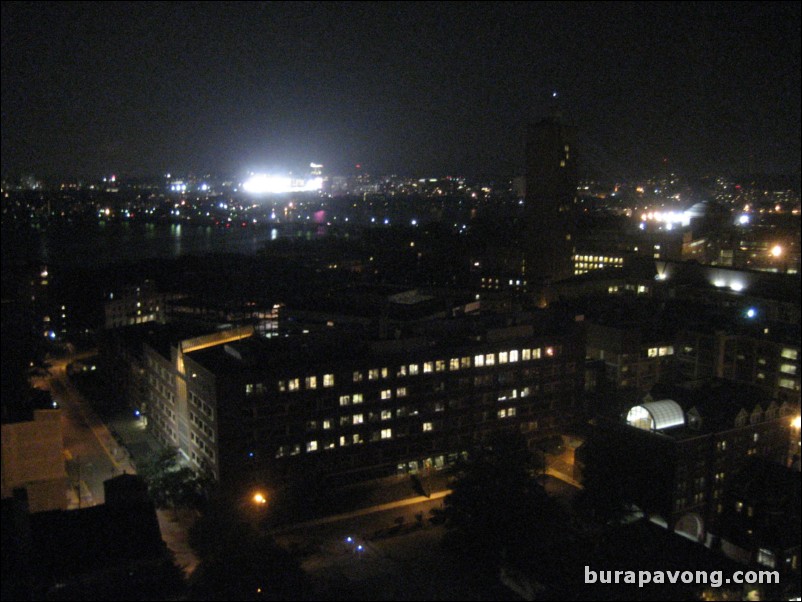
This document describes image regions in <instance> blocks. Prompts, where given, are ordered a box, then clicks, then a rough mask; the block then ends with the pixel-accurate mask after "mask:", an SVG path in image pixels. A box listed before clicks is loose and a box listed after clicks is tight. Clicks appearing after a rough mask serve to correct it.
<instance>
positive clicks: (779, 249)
mask: <svg viewBox="0 0 802 602" xmlns="http://www.w3.org/2000/svg"><path fill="white" fill-rule="evenodd" d="M782 254H783V248H782V247H781V246H780V245H774V246H773V247H772V248H771V256H772V257H779V256H780V255H782Z"/></svg>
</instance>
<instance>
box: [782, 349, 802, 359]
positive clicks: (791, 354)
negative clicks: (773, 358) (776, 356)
mask: <svg viewBox="0 0 802 602" xmlns="http://www.w3.org/2000/svg"><path fill="white" fill-rule="evenodd" d="M780 355H781V356H782V357H784V358H785V359H787V360H795V359H796V358H797V357H799V353H798V352H797V350H796V349H791V348H789V347H785V348H784V349H783V350H782V352H781V353H780Z"/></svg>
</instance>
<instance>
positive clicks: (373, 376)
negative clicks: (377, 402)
mask: <svg viewBox="0 0 802 602" xmlns="http://www.w3.org/2000/svg"><path fill="white" fill-rule="evenodd" d="M378 378H379V369H378V368H372V369H370V370H368V380H378Z"/></svg>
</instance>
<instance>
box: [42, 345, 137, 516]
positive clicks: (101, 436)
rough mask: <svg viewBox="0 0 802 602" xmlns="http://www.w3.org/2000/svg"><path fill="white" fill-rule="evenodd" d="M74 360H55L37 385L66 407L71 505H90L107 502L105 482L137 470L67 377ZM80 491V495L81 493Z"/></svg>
mask: <svg viewBox="0 0 802 602" xmlns="http://www.w3.org/2000/svg"><path fill="white" fill-rule="evenodd" d="M69 361H72V358H71V359H69V360H68V359H60V360H52V361H51V364H52V366H51V367H50V369H49V371H48V376H43V377H35V378H34V386H36V387H37V388H40V389H44V390H49V391H50V394H51V395H52V397H53V400H54V401H55V402H57V403H58V405H59V407H60V408H61V410H62V428H63V432H64V456H65V458H66V461H67V476H68V482H69V489H68V492H67V495H68V499H69V500H70V503H69V508H71V509H72V508H86V507H89V506H94V505H97V504H102V503H103V502H104V492H103V481H105V480H106V479H109V478H111V477H112V476H115V475H118V474H121V473H122V472H123V471H125V472H129V473H132V472H135V471H134V468H133V466H132V465H131V463H130V461H129V459H128V456H127V453H126V451H125V449H124V448H122V447H121V446H119V445H118V444H117V442H116V441H114V438H113V437H112V436H111V434H110V433H109V431H108V429H107V428H106V426H105V425H104V424H103V422H102V421H101V420H100V419H99V418H98V417H97V415H96V414H95V413H94V411H93V410H92V408H91V407H90V406H89V404H88V403H87V402H86V401H84V399H83V397H82V396H81V394H80V393H79V392H78V390H77V389H76V388H75V387H74V386H73V385H72V383H71V382H70V381H69V379H68V378H67V372H66V368H67V364H68V363H69ZM79 492H80V494H79Z"/></svg>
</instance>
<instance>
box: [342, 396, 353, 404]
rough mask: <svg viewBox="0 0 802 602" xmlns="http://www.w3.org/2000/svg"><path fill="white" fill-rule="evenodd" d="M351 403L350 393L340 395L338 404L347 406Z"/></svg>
mask: <svg viewBox="0 0 802 602" xmlns="http://www.w3.org/2000/svg"><path fill="white" fill-rule="evenodd" d="M350 403H351V396H350V395H340V405H341V406H347V405H348V404H350Z"/></svg>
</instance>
